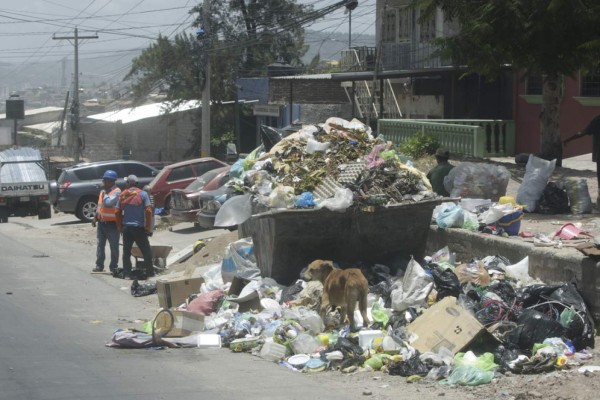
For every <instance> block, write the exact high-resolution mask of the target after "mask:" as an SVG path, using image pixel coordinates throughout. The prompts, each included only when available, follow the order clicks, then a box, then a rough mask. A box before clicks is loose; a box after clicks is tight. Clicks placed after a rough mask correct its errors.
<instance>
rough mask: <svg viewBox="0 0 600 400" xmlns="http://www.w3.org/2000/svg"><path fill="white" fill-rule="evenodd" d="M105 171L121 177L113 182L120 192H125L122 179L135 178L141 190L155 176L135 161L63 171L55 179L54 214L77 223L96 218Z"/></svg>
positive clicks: (119, 161) (112, 161)
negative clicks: (56, 213)
mask: <svg viewBox="0 0 600 400" xmlns="http://www.w3.org/2000/svg"><path fill="white" fill-rule="evenodd" d="M107 169H111V170H113V171H115V172H116V173H117V176H119V177H121V178H119V179H118V180H117V181H116V184H117V186H118V187H120V188H121V189H124V188H125V178H126V177H127V176H129V175H131V174H133V175H136V176H137V177H138V179H139V181H138V186H139V187H140V188H143V187H144V185H147V184H148V183H150V182H151V181H152V180H153V179H154V177H155V176H157V174H158V170H157V169H156V168H153V167H151V166H150V165H148V164H145V163H143V162H140V161H134V160H111V161H98V162H91V163H81V164H77V165H74V166H72V167H68V168H64V169H63V170H62V173H61V174H60V176H59V177H58V198H57V199H56V201H55V203H54V210H55V211H60V212H63V213H67V214H75V215H76V216H77V218H79V219H80V220H82V221H85V222H90V221H91V220H92V219H93V218H94V215H95V214H96V207H97V206H98V194H99V193H100V190H101V189H102V175H104V172H105V171H106V170H107Z"/></svg>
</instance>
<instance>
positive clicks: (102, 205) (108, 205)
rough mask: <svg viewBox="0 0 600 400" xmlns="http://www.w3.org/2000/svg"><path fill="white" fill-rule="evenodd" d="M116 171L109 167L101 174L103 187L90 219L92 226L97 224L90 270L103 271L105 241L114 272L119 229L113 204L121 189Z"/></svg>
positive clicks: (116, 261)
mask: <svg viewBox="0 0 600 400" xmlns="http://www.w3.org/2000/svg"><path fill="white" fill-rule="evenodd" d="M116 181H117V173H116V172H115V171H113V170H111V169H108V170H106V172H104V175H103V176H102V185H103V189H102V190H101V191H100V194H99V195H98V207H97V208H96V215H95V217H94V219H93V220H92V226H93V227H96V225H97V226H98V228H97V230H96V267H95V268H94V269H93V270H92V272H96V273H99V272H103V271H104V260H105V258H106V254H105V247H106V241H108V245H109V246H110V265H109V268H110V272H111V273H113V274H114V273H115V272H116V270H117V264H118V262H119V231H118V229H117V209H116V208H115V206H116V205H117V202H118V201H119V195H120V194H121V189H119V188H118V187H117V186H116V185H115V183H116Z"/></svg>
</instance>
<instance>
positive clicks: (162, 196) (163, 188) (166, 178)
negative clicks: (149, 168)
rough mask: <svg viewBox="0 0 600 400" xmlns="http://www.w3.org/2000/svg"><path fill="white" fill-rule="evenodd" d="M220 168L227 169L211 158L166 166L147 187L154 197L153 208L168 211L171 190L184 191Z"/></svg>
mask: <svg viewBox="0 0 600 400" xmlns="http://www.w3.org/2000/svg"><path fill="white" fill-rule="evenodd" d="M221 167H228V165H227V164H226V163H224V162H223V161H220V160H217V159H216V158H212V157H205V158H196V159H193V160H187V161H181V162H178V163H175V164H171V165H167V166H166V167H164V168H163V169H162V170H161V171H160V172H159V173H158V175H156V177H154V179H153V180H152V182H150V185H149V186H150V194H151V195H152V196H154V207H156V208H166V209H169V203H170V197H171V190H173V189H184V188H185V187H187V186H188V185H189V184H190V183H192V182H193V181H194V180H196V178H198V177H199V176H202V175H203V174H204V173H205V172H208V171H211V170H213V169H215V168H221Z"/></svg>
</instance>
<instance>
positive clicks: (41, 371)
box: [0, 217, 362, 400]
mask: <svg viewBox="0 0 600 400" xmlns="http://www.w3.org/2000/svg"><path fill="white" fill-rule="evenodd" d="M64 227H70V228H73V227H76V228H81V229H87V226H84V225H81V224H79V223H78V222H76V221H75V220H69V217H64V218H63V217H58V218H56V219H53V220H48V221H38V220H33V219H22V218H11V219H10V221H9V223H8V224H1V225H0V255H1V257H0V270H1V271H2V279H1V280H0V337H1V338H2V340H0V399H7V400H8V399H10V400H16V399H28V400H29V399H61V400H64V399H103V400H106V399H140V400H150V399H182V398H183V399H185V398H196V399H197V398H203V399H209V398H210V399H242V398H243V399H259V398H260V399H266V398H288V399H292V398H297V399H313V398H321V399H338V398H339V399H342V398H358V397H361V396H362V392H359V393H356V392H353V391H352V390H350V389H348V390H344V388H343V387H342V386H341V385H337V384H335V383H334V384H333V385H331V387H323V386H320V385H314V384H311V380H310V377H307V376H306V375H303V374H299V373H293V372H291V371H289V370H287V369H285V368H282V367H279V366H277V365H275V364H272V363H269V362H267V361H264V360H262V359H259V358H256V357H251V356H247V355H240V354H234V353H231V352H230V351H229V350H225V349H168V350H161V351H158V350H125V349H113V348H108V347H105V343H106V342H107V341H108V340H109V339H110V337H111V336H112V333H113V332H114V330H115V329H117V328H125V327H134V326H138V325H137V324H136V323H135V321H138V320H140V319H146V318H151V317H152V316H153V315H154V312H155V310H156V309H155V301H148V300H145V299H146V298H144V297H141V298H135V297H132V296H131V295H130V294H129V288H128V287H127V286H126V285H123V282H125V281H121V280H116V279H113V278H111V277H110V276H107V275H92V274H90V273H89V271H90V266H91V263H90V259H89V255H90V252H93V249H91V248H90V245H89V244H87V245H86V244H85V243H82V242H79V241H67V242H65V241H64V240H63V241H61V240H60V238H61V236H60V235H53V234H51V233H48V232H51V231H52V230H53V229H55V230H58V229H61V228H64ZM47 229H50V231H48V230H47ZM170 235H173V236H177V235H182V234H181V233H177V232H173V233H170ZM186 236H187V240H185V241H186V242H187V241H190V240H192V241H193V240H195V239H196V236H197V232H192V233H189V234H187V235H186ZM183 241H184V240H183V239H182V242H183ZM92 254H93V253H92Z"/></svg>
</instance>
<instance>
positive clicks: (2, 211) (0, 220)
mask: <svg viewBox="0 0 600 400" xmlns="http://www.w3.org/2000/svg"><path fill="white" fill-rule="evenodd" d="M7 222H8V208H7V207H4V206H3V207H0V224H5V223H7Z"/></svg>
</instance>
